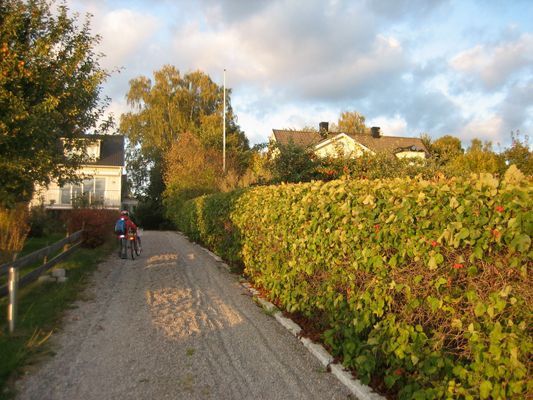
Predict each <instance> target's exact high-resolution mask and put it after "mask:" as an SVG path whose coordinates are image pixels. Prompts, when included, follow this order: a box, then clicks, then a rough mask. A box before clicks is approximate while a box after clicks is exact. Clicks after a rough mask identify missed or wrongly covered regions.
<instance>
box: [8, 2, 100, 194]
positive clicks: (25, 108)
mask: <svg viewBox="0 0 533 400" xmlns="http://www.w3.org/2000/svg"><path fill="white" fill-rule="evenodd" d="M52 10H54V11H52ZM98 42H99V37H98V36H93V35H91V32H90V24H89V20H88V19H86V20H85V21H84V22H83V23H80V21H79V19H78V16H77V15H74V16H70V15H69V10H68V7H67V6H66V5H65V4H63V3H61V4H59V5H57V6H56V5H55V4H54V2H48V1H44V0H36V1H31V2H25V1H24V2H23V1H17V0H6V1H3V2H1V3H0V54H1V57H0V70H1V71H2V73H1V74H0V203H1V204H13V203H14V202H16V201H28V200H29V199H30V198H31V196H32V193H33V190H34V185H35V184H42V185H46V184H48V183H50V182H51V181H52V180H58V181H60V182H61V181H65V180H69V179H71V178H73V177H74V172H75V170H76V169H77V167H79V165H80V163H81V162H82V161H83V157H80V156H71V157H69V156H65V152H64V151H63V148H62V146H61V145H60V143H61V142H60V138H64V139H65V144H66V146H67V147H70V148H71V149H72V148H74V149H76V150H77V151H76V152H74V153H75V154H78V155H79V154H81V155H83V154H84V151H85V147H86V143H85V142H77V141H75V139H76V138H77V137H79V135H80V134H82V133H85V132H86V131H87V130H89V129H91V128H94V127H96V125H97V123H98V121H99V119H100V118H101V116H102V114H103V111H104V108H105V106H106V105H107V100H106V99H101V96H100V95H101V85H102V83H103V82H104V81H105V79H106V78H107V76H108V72H107V71H106V70H104V69H103V68H101V67H100V65H99V59H100V57H101V56H100V55H99V54H96V53H95V51H94V48H95V46H96V45H97V44H98ZM74 153H71V154H74Z"/></svg>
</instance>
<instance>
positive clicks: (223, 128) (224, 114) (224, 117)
mask: <svg viewBox="0 0 533 400" xmlns="http://www.w3.org/2000/svg"><path fill="white" fill-rule="evenodd" d="M222 121H223V122H222V172H223V173H226V68H224V109H223V110H222Z"/></svg>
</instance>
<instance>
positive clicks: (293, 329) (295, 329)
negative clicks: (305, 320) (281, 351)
mask: <svg viewBox="0 0 533 400" xmlns="http://www.w3.org/2000/svg"><path fill="white" fill-rule="evenodd" d="M274 318H276V320H277V321H278V322H279V323H280V324H281V325H283V326H284V327H285V328H287V330H288V331H289V332H290V333H292V334H293V335H294V336H296V337H298V335H299V334H300V332H302V328H300V326H299V325H298V324H297V323H295V322H294V321H293V320H291V319H289V318H285V317H284V316H283V314H282V313H281V312H277V313H275V314H274Z"/></svg>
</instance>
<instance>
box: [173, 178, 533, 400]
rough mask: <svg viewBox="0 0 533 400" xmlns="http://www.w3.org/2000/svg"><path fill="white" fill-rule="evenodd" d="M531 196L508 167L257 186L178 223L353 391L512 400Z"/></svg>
mask: <svg viewBox="0 0 533 400" xmlns="http://www.w3.org/2000/svg"><path fill="white" fill-rule="evenodd" d="M531 188H532V186H531V183H530V182H529V181H528V180H527V179H525V178H524V176H523V175H522V174H520V173H519V172H517V171H516V169H514V172H513V171H510V172H508V173H507V174H506V178H505V179H502V180H498V179H495V178H493V177H492V176H490V175H486V174H485V175H484V174H482V175H478V176H477V177H472V178H469V179H455V178H454V179H442V180H431V181H428V180H423V179H421V178H404V179H389V180H376V181H371V180H334V181H331V182H311V183H305V184H296V185H292V184H291V185H281V186H268V187H258V188H254V189H249V190H246V191H244V192H242V193H241V194H235V193H233V194H226V195H221V194H219V195H216V196H204V197H201V198H198V199H195V200H193V201H190V202H188V203H186V204H185V207H184V208H182V209H181V213H179V214H176V223H177V224H178V226H180V228H181V229H183V230H184V231H185V232H187V233H189V234H191V236H192V237H193V238H194V239H196V240H201V241H203V242H204V243H206V244H207V245H211V246H213V245H214V247H217V246H218V248H217V250H218V249H220V248H222V250H221V251H220V253H221V254H230V255H231V257H233V258H234V259H241V260H242V262H243V263H244V266H245V272H246V274H247V275H248V276H249V277H250V278H251V279H252V280H253V281H254V282H255V284H256V285H258V286H260V287H262V288H264V289H265V291H266V292H268V293H269V295H270V297H271V299H272V300H274V301H276V302H277V303H278V304H280V305H281V306H283V307H284V308H285V309H287V310H288V311H291V312H299V313H302V314H304V315H305V316H307V317H309V318H311V319H314V320H315V321H318V324H319V325H321V326H323V328H324V334H323V337H324V340H325V341H326V343H327V344H328V345H329V346H330V348H331V349H332V351H333V352H334V354H336V355H339V356H342V359H343V362H344V364H345V365H346V366H349V367H351V368H353V369H354V370H356V371H357V375H358V377H359V378H360V379H362V380H363V381H364V382H369V381H370V380H371V379H372V378H373V377H375V376H381V378H382V379H383V380H384V382H385V384H386V385H387V386H388V387H390V388H391V389H393V390H395V391H397V392H398V394H399V397H400V398H405V399H410V398H419V399H430V398H431V399H433V398H467V399H473V398H482V399H485V398H489V397H490V398H494V399H497V398H499V399H503V398H524V397H526V395H527V393H531V391H532V390H533V382H532V381H531V378H530V374H529V372H528V371H530V370H531V367H532V365H531V359H530V354H531V351H532V350H533V343H532V340H531V334H530V327H531V326H532V322H533V321H532V320H531V318H532V317H531V316H532V315H533V313H532V311H533V310H532V309H531V308H532V304H533V301H532V300H533V299H532V291H531V284H530V278H529V274H530V273H531V256H532V251H531V238H530V235H531V232H532V229H533V213H532V210H531ZM229 196H233V197H232V198H231V199H230V198H229ZM222 204H223V205H224V207H222V206H221V205H222ZM217 205H218V208H217Z"/></svg>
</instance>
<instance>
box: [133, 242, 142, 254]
mask: <svg viewBox="0 0 533 400" xmlns="http://www.w3.org/2000/svg"><path fill="white" fill-rule="evenodd" d="M133 247H135V254H137V257H138V256H140V255H141V253H142V251H143V249H142V247H141V241H140V239H139V238H138V237H137V238H136V239H135V245H134V246H133Z"/></svg>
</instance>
